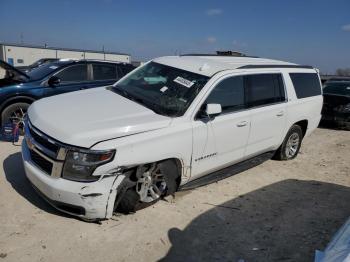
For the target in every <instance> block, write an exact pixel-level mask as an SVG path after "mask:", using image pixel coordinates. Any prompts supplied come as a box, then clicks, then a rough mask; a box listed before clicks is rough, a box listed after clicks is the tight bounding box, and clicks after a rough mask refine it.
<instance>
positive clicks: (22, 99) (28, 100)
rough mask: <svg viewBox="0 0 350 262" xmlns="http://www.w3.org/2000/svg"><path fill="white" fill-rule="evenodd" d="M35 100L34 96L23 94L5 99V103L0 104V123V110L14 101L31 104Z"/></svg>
mask: <svg viewBox="0 0 350 262" xmlns="http://www.w3.org/2000/svg"><path fill="white" fill-rule="evenodd" d="M34 101H35V99H34V98H32V97H26V96H23V97H17V98H13V99H11V98H10V99H9V100H7V101H5V103H3V104H2V105H1V106H0V123H1V114H2V111H3V110H4V109H5V108H6V107H8V106H9V105H12V104H15V103H28V104H31V103H33V102H34Z"/></svg>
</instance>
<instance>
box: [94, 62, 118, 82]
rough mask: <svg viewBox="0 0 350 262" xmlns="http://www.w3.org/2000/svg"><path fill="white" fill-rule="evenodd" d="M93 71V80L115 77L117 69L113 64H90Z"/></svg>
mask: <svg viewBox="0 0 350 262" xmlns="http://www.w3.org/2000/svg"><path fill="white" fill-rule="evenodd" d="M92 68H93V71H94V80H108V79H117V70H116V67H115V65H98V64H93V65H92Z"/></svg>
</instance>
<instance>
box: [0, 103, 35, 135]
mask: <svg viewBox="0 0 350 262" xmlns="http://www.w3.org/2000/svg"><path fill="white" fill-rule="evenodd" d="M28 107H29V104H28V103H14V104H11V105H9V106H7V107H6V108H5V109H4V110H3V111H2V113H1V123H2V124H6V123H15V124H18V127H19V133H20V134H21V135H23V134H24V118H25V116H26V114H27V110H28Z"/></svg>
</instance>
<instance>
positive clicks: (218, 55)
mask: <svg viewBox="0 0 350 262" xmlns="http://www.w3.org/2000/svg"><path fill="white" fill-rule="evenodd" d="M180 56H217V57H222V56H225V57H248V58H249V57H250V58H259V57H258V56H248V55H227V54H198V53H194V54H182V55H180Z"/></svg>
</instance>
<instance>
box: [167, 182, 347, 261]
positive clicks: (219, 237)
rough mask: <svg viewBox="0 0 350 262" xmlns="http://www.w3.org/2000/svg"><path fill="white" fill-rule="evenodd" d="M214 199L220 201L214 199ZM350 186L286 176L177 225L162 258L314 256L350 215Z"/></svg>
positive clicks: (296, 258) (282, 258) (286, 258)
mask: <svg viewBox="0 0 350 262" xmlns="http://www.w3.org/2000/svg"><path fill="white" fill-rule="evenodd" d="M213 201H215V200H213ZM349 203H350V188H348V187H344V186H340V185H335V184H329V183H323V182H318V181H300V180H285V181H282V182H279V183H275V184H272V185H269V186H266V187H263V188H261V189H258V190H256V191H253V192H250V193H248V194H246V195H243V196H240V197H238V198H235V199H233V200H230V201H228V202H226V203H223V204H216V203H203V204H210V205H215V206H216V207H215V208H213V209H211V210H209V211H207V212H205V213H204V214H202V215H200V216H198V217H197V218H195V219H194V220H193V221H192V222H191V223H190V224H189V225H188V226H187V227H186V228H185V229H184V230H179V229H177V228H172V229H170V230H169V232H168V235H169V239H170V242H171V244H172V247H171V248H170V250H169V252H168V254H167V255H166V256H165V257H164V258H163V259H162V260H161V261H213V260H215V261H249V262H251V261H313V258H314V252H315V250H316V249H320V250H323V249H324V248H325V247H326V245H327V243H328V242H329V241H330V239H331V237H332V235H334V233H335V232H336V231H337V229H339V228H340V227H341V225H342V224H343V223H345V221H346V220H347V218H348V216H349V215H350V205H349Z"/></svg>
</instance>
